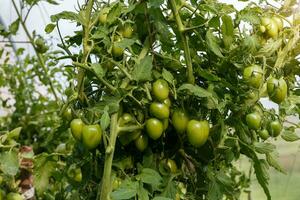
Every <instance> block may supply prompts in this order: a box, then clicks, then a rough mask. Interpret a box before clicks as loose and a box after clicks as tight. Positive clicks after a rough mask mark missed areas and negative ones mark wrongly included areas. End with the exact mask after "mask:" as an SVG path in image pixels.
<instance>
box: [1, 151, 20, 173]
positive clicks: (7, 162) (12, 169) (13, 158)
mask: <svg viewBox="0 0 300 200" xmlns="http://www.w3.org/2000/svg"><path fill="white" fill-rule="evenodd" d="M0 169H1V171H2V172H3V173H4V174H7V175H11V176H15V175H16V174H17V173H18V171H19V159H18V154H17V153H16V152H15V151H7V152H3V153H1V154H0Z"/></svg>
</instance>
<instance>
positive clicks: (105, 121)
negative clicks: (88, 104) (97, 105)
mask: <svg viewBox="0 0 300 200" xmlns="http://www.w3.org/2000/svg"><path fill="white" fill-rule="evenodd" d="M108 109H109V107H108V106H106V107H105V108H104V113H103V115H102V116H101V120H100V124H101V128H102V130H105V129H107V128H108V126H109V124H110V117H109V114H108V112H107V111H108Z"/></svg>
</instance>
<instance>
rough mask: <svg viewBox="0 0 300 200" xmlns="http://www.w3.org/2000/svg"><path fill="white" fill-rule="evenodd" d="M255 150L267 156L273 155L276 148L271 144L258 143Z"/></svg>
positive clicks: (255, 144)
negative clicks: (268, 154)
mask: <svg viewBox="0 0 300 200" xmlns="http://www.w3.org/2000/svg"><path fill="white" fill-rule="evenodd" d="M254 148H255V151H256V152H257V153H261V154H266V153H272V152H273V151H274V150H275V148H276V146H275V145H274V144H271V143H263V142H256V143H254Z"/></svg>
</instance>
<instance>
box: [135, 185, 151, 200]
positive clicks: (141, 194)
mask: <svg viewBox="0 0 300 200" xmlns="http://www.w3.org/2000/svg"><path fill="white" fill-rule="evenodd" d="M137 196H138V199H142V200H149V192H148V191H147V190H146V189H145V188H144V187H143V183H140V186H139V189H138V192H137Z"/></svg>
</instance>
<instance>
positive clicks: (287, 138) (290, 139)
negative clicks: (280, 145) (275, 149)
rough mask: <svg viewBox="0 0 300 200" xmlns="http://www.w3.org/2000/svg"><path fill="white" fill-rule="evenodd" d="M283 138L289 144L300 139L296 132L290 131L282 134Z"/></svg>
mask: <svg viewBox="0 0 300 200" xmlns="http://www.w3.org/2000/svg"><path fill="white" fill-rule="evenodd" d="M281 138H282V139H284V140H285V141H287V142H294V141H297V140H299V139H300V137H299V136H298V135H296V133H295V132H293V131H290V130H284V131H283V133H282V134H281Z"/></svg>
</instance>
